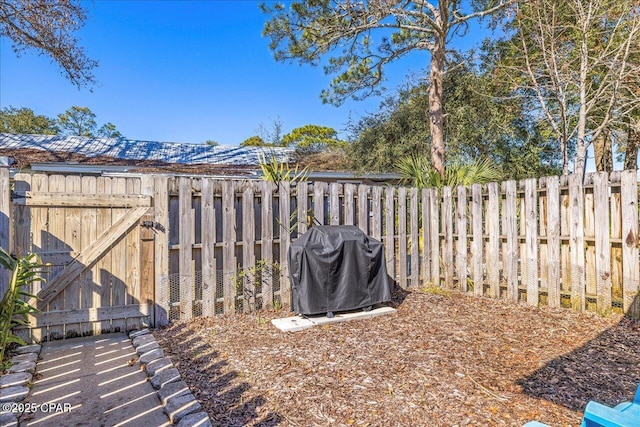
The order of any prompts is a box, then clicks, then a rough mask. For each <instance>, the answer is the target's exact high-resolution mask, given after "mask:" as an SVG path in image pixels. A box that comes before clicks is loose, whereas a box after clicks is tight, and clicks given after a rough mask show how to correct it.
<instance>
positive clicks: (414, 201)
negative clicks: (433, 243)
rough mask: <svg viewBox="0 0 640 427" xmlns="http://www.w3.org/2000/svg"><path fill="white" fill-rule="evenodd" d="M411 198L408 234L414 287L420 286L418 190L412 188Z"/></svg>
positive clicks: (412, 284)
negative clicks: (409, 233)
mask: <svg viewBox="0 0 640 427" xmlns="http://www.w3.org/2000/svg"><path fill="white" fill-rule="evenodd" d="M410 198H411V201H410V202H411V207H410V209H411V214H410V221H409V222H410V227H409V228H410V232H411V286H413V287H416V286H418V285H419V284H420V263H419V262H420V250H419V246H420V237H419V230H418V208H419V206H418V189H417V188H412V189H411V193H410Z"/></svg>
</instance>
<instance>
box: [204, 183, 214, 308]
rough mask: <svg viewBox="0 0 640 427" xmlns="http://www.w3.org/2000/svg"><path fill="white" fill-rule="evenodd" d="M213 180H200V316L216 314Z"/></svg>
mask: <svg viewBox="0 0 640 427" xmlns="http://www.w3.org/2000/svg"><path fill="white" fill-rule="evenodd" d="M213 185H214V181H213V178H202V197H201V205H202V206H201V212H202V230H201V241H202V314H203V315H204V316H213V315H215V313H216V278H217V273H216V260H215V242H216V213H215V210H214V206H215V203H214V187H213Z"/></svg>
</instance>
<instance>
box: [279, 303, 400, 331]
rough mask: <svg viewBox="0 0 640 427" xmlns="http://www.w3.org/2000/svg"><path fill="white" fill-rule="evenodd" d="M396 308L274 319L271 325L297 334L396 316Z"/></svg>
mask: <svg viewBox="0 0 640 427" xmlns="http://www.w3.org/2000/svg"><path fill="white" fill-rule="evenodd" d="M395 312H396V309H395V308H392V307H379V308H375V309H373V310H371V311H362V310H358V311H350V312H345V313H336V314H335V315H334V317H332V318H328V317H327V316H326V315H325V316H304V317H303V316H292V317H285V318H280V319H273V320H271V323H273V325H274V326H275V327H276V328H278V329H280V330H281V331H283V332H297V331H302V330H305V329H309V328H313V327H314V326H322V325H328V324H331V323H341V322H348V321H351V320H361V319H370V318H372V317H378V316H384V315H387V314H394V313H395Z"/></svg>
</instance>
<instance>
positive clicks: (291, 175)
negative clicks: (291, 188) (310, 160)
mask: <svg viewBox="0 0 640 427" xmlns="http://www.w3.org/2000/svg"><path fill="white" fill-rule="evenodd" d="M259 165H260V170H261V171H262V179H263V180H265V181H271V182H274V183H276V184H278V185H279V184H280V182H283V181H290V182H298V181H306V179H307V177H308V176H309V172H308V170H307V168H306V167H305V168H303V169H299V165H296V166H295V168H291V167H290V166H289V163H287V162H280V161H278V159H277V157H276V156H275V154H273V153H271V155H270V156H269V158H268V159H267V156H266V155H265V154H264V153H261V154H260V163H259Z"/></svg>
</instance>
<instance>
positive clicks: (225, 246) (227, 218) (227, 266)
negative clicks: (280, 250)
mask: <svg viewBox="0 0 640 427" xmlns="http://www.w3.org/2000/svg"><path fill="white" fill-rule="evenodd" d="M235 197H236V196H235V182H234V181H230V180H226V181H224V182H223V183H222V277H223V285H222V288H223V291H222V292H223V295H224V297H223V298H224V303H223V305H224V313H225V314H232V313H235V311H236V287H235V284H236V283H235V279H236V256H235V242H236V214H235Z"/></svg>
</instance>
